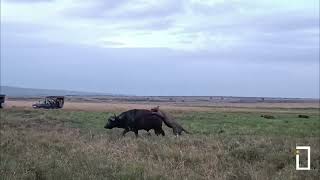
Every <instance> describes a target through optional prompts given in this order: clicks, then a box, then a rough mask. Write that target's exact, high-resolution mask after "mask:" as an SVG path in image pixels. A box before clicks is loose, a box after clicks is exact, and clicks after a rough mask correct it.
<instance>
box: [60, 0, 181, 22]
mask: <svg viewBox="0 0 320 180" xmlns="http://www.w3.org/2000/svg"><path fill="white" fill-rule="evenodd" d="M129 2H130V1H128V0H120V1H111V0H108V1H103V0H94V1H92V4H91V6H86V7H83V6H82V7H81V6H78V7H74V8H67V9H65V14H66V15H69V16H73V17H81V18H93V19H98V20H110V19H111V20H112V19H115V20H132V19H138V20H142V19H153V18H164V17H168V16H171V15H174V14H176V13H179V12H182V11H183V9H184V6H183V1H182V0H177V1H168V3H166V4H164V5H160V6H153V7H150V8H146V9H128V10H126V11H121V8H122V7H123V6H124V5H127V4H128V3H129ZM159 2H161V1H159ZM115 9H119V10H120V11H121V13H117V14H115V13H114V11H113V10H115Z"/></svg>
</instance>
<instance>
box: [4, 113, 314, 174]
mask: <svg viewBox="0 0 320 180" xmlns="http://www.w3.org/2000/svg"><path fill="white" fill-rule="evenodd" d="M180 113H181V112H177V114H174V115H175V116H176V117H180V116H183V117H186V115H184V114H180ZM106 115H107V114H96V113H90V112H64V111H41V110H40V111H32V110H21V109H10V110H1V128H0V135H1V143H0V145H1V146H0V147H1V149H0V157H1V164H0V174H1V177H0V179H191V180H193V179H245V180H247V179H259V180H260V179H317V177H319V176H320V172H319V169H320V149H319V146H320V143H319V140H320V137H319V136H318V135H315V136H307V133H308V129H305V128H308V126H306V127H303V129H302V130H303V131H305V132H302V133H301V135H300V136H299V137H297V136H288V135H273V132H266V134H263V135H261V134H260V135H258V134H250V133H249V134H247V135H245V134H241V133H242V131H241V130H240V129H241V128H247V127H246V126H239V130H235V131H238V132H239V133H238V135H237V132H236V133H235V134H228V133H222V134H220V133H218V132H212V131H206V132H204V133H201V131H196V132H195V133H193V134H192V135H184V136H180V137H178V138H176V137H174V136H172V134H170V133H169V132H168V129H167V132H166V133H167V136H165V137H157V136H154V135H152V136H147V135H145V134H143V133H142V135H141V137H140V138H138V139H136V138H134V136H133V134H130V133H129V135H128V136H126V137H124V138H123V137H121V136H120V132H119V130H112V131H107V130H104V129H101V128H99V126H100V125H98V126H96V124H99V123H102V122H103V119H102V120H101V122H100V118H103V117H105V116H106ZM195 115H198V116H200V117H206V116H203V115H205V114H191V115H187V116H188V117H190V118H191V119H192V118H193V116H195ZM224 115H228V116H230V117H231V118H233V117H232V116H231V115H230V114H228V113H226V114H222V117H223V116H224ZM253 115H254V116H256V114H253ZM277 115H278V116H277V117H282V116H284V115H279V114H277ZM314 115H316V116H318V117H319V114H313V116H314ZM83 116H85V117H83ZM210 116H212V115H211V114H208V115H207V117H208V119H210ZM240 116H241V114H240ZM88 117H90V118H88ZM284 117H285V116H284ZM290 117H291V116H290ZM82 118H83V119H84V120H85V119H86V120H87V121H90V119H93V120H92V121H90V122H87V121H85V122H84V121H83V119H82ZM200 120H201V119H200ZM189 121H190V122H189ZM202 121H203V120H202ZM279 121H280V120H279ZM285 121H286V120H285ZM92 122H93V124H92ZM305 122H306V123H307V125H310V126H314V125H315V126H318V127H319V123H317V122H316V121H310V120H305ZM314 122H316V124H313V123H314ZM183 123H185V125H188V127H190V128H191V127H195V126H193V125H195V124H194V123H195V122H193V121H192V120H188V119H187V120H185V121H183ZM188 123H190V124H188ZM203 123H210V122H206V121H203ZM212 123H213V121H212ZM225 123H228V120H227V119H226V120H225ZM279 125H281V124H279ZM291 126H292V128H293V127H295V125H294V124H292V125H291ZM248 127H249V126H248ZM288 128H290V127H288ZM226 131H227V132H228V129H227V127H226ZM240 132H241V133H240ZM290 132H291V131H289V133H290ZM315 132H318V131H315ZM267 133H268V134H269V133H270V135H268V134H267ZM240 134H241V135H240ZM296 145H311V147H312V151H311V157H312V163H311V166H312V170H311V171H308V172H306V171H296V170H295V154H294V152H295V151H294V149H295V146H296Z"/></svg>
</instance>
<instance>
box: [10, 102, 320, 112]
mask: <svg viewBox="0 0 320 180" xmlns="http://www.w3.org/2000/svg"><path fill="white" fill-rule="evenodd" d="M33 103H34V102H33V101H27V100H25V101H21V100H19V101H12V100H9V101H6V104H5V108H13V107H17V108H26V109H31V108H32V104H33ZM157 105H160V108H161V109H162V110H166V111H173V112H175V111H176V112H180V111H197V112H217V111H228V112H247V111H253V112H275V111H276V112H290V111H293V112H295V113H298V112H299V109H301V110H302V109H309V108H310V109H315V110H317V109H319V104H318V103H216V104H213V105H210V106H201V105H199V106H188V105H172V104H166V103H163V102H162V103H157V104H153V103H150V104H141V103H132V102H130V103H129V102H128V103H117V102H112V103H107V102H65V105H64V107H63V109H65V110H79V111H98V112H100V111H125V110H128V109H150V108H152V107H155V106H157Z"/></svg>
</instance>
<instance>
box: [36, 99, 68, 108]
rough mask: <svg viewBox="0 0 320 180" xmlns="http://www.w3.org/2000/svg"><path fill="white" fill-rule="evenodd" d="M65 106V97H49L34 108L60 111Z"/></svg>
mask: <svg viewBox="0 0 320 180" xmlns="http://www.w3.org/2000/svg"><path fill="white" fill-rule="evenodd" d="M63 104H64V96H47V97H45V99H44V100H42V101H39V103H36V104H33V105H32V107H33V108H35V109H37V108H43V109H60V108H62V107H63Z"/></svg>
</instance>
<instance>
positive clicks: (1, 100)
mask: <svg viewBox="0 0 320 180" xmlns="http://www.w3.org/2000/svg"><path fill="white" fill-rule="evenodd" d="M5 99H6V95H4V94H0V108H2V103H4V101H5Z"/></svg>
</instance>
